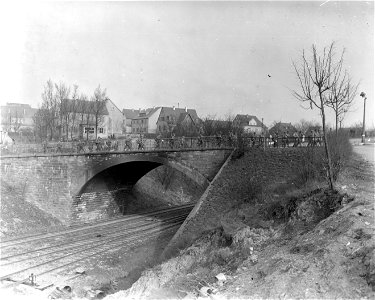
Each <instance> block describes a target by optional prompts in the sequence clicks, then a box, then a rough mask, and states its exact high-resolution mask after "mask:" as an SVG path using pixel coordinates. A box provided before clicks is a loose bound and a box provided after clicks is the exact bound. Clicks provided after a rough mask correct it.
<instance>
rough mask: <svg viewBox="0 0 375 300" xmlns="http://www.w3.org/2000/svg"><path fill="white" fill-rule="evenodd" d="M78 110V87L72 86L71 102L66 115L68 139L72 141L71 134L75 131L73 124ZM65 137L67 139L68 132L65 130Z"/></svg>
mask: <svg viewBox="0 0 375 300" xmlns="http://www.w3.org/2000/svg"><path fill="white" fill-rule="evenodd" d="M78 108H79V95H78V85H76V84H75V85H73V92H72V101H70V105H69V114H68V120H67V123H69V124H70V139H73V133H74V132H75V130H76V127H75V123H76V119H77V115H78V113H79V111H78ZM69 119H70V120H69ZM67 137H68V130H67Z"/></svg>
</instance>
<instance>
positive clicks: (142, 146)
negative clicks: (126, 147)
mask: <svg viewBox="0 0 375 300" xmlns="http://www.w3.org/2000/svg"><path fill="white" fill-rule="evenodd" d="M137 144H138V150H145V144H144V141H143V137H142V134H140V135H139V138H138V139H137Z"/></svg>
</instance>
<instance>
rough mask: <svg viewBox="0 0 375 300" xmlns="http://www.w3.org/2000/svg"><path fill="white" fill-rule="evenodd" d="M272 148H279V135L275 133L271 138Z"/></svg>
mask: <svg viewBox="0 0 375 300" xmlns="http://www.w3.org/2000/svg"><path fill="white" fill-rule="evenodd" d="M273 146H274V147H275V148H277V147H278V146H279V133H278V132H277V131H276V132H275V136H274V137H273Z"/></svg>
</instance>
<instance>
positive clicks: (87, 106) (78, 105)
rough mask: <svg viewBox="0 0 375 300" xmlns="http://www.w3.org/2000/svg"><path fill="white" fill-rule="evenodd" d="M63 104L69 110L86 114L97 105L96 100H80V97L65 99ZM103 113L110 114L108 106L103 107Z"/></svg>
mask: <svg viewBox="0 0 375 300" xmlns="http://www.w3.org/2000/svg"><path fill="white" fill-rule="evenodd" d="M111 102H112V101H111ZM112 103H113V102H112ZM62 105H63V107H64V109H65V110H66V111H68V112H74V111H75V112H76V113H78V114H82V113H84V114H85V113H87V112H88V111H90V110H91V109H92V108H93V107H95V105H96V102H95V101H89V100H80V99H63V101H62ZM102 114H103V115H108V114H109V113H108V109H107V106H104V107H103V112H102Z"/></svg>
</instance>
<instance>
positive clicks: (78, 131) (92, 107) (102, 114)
mask: <svg viewBox="0 0 375 300" xmlns="http://www.w3.org/2000/svg"><path fill="white" fill-rule="evenodd" d="M98 105H100V107H99V106H98ZM62 108H63V110H64V115H65V116H66V117H67V118H68V120H69V123H68V126H67V127H66V126H64V127H63V129H62V133H63V135H64V136H65V135H66V136H68V137H70V138H73V137H75V138H77V137H79V138H85V139H95V138H96V137H100V138H107V137H108V136H116V135H121V134H122V132H123V114H122V112H121V111H120V110H119V109H118V107H117V106H116V105H115V104H114V103H113V102H112V100H110V99H106V100H105V101H104V102H102V103H101V102H95V101H87V100H72V99H64V100H63V102H62ZM95 115H97V116H98V117H97V119H98V126H97V130H98V132H97V134H96V132H95V130H96V129H95V127H96V116H95Z"/></svg>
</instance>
